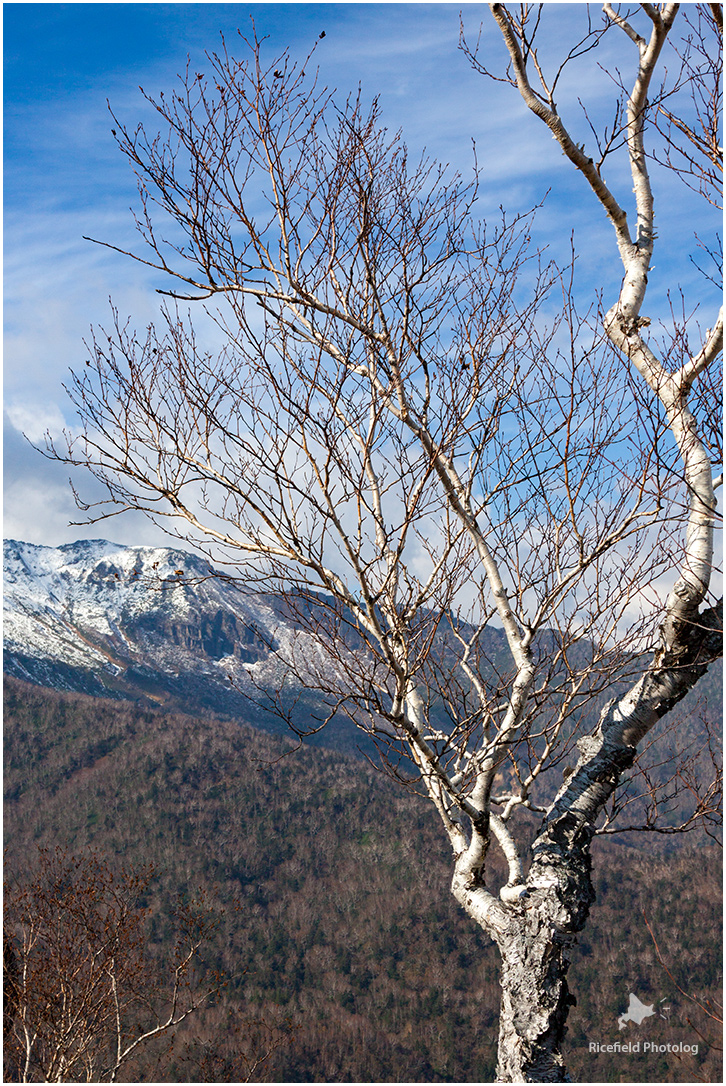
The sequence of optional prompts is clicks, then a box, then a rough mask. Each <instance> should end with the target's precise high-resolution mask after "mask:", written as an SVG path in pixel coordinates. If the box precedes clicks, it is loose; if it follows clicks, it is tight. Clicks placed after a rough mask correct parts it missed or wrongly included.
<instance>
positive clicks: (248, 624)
mask: <svg viewBox="0 0 726 1086" xmlns="http://www.w3.org/2000/svg"><path fill="white" fill-rule="evenodd" d="M3 625H4V669H5V671H6V672H9V673H10V674H12V675H15V676H17V677H18V678H21V679H25V680H27V681H30V682H33V683H38V684H42V685H44V686H52V687H56V688H61V689H69V690H79V691H83V692H86V693H91V694H96V695H105V696H112V697H122V698H123V697H126V698H134V699H136V698H148V699H150V700H151V701H153V702H156V703H157V704H163V705H169V706H174V707H183V708H186V709H189V710H199V709H203V708H204V709H213V710H217V711H220V712H227V713H235V714H236V713H237V712H240V711H242V712H243V715H245V717H247V718H248V719H249V716H250V703H249V701H248V699H247V698H246V697H244V696H243V695H244V693H245V692H247V693H250V692H253V691H254V690H255V689H257V688H259V687H260V686H263V687H264V686H277V685H279V682H280V679H281V669H282V665H281V664H280V662H279V658H278V656H277V654H276V651H275V650H276V649H278V648H287V649H289V648H290V647H291V645H292V643H293V642H295V641H299V640H300V638H304V637H305V635H304V634H303V633H301V632H300V631H297V630H296V629H295V627H294V625H293V624H292V623H291V622H290V621H289V620H288V619H286V618H285V617H283V615H282V614H281V612H280V610H279V608H278V609H277V610H276V609H275V608H274V606H273V603H272V600H271V599H270V598H269V597H266V596H264V595H262V594H259V593H258V594H255V593H251V592H247V591H245V592H243V591H242V590H241V589H240V587H239V586H238V585H237V584H235V582H234V581H231V580H229V579H224V578H220V577H219V576H216V575H214V571H213V569H212V567H211V566H210V565H209V564H208V563H207V562H205V561H204V560H203V559H201V558H198V557H197V556H195V555H192V554H189V553H187V552H185V551H180V550H173V549H168V548H152V547H123V546H119V545H118V544H115V543H109V542H106V541H105V540H88V541H81V542H78V543H68V544H65V545H64V546H62V547H41V546H36V545H34V544H30V543H20V542H16V541H14V540H8V541H6V542H5V544H4V623H3Z"/></svg>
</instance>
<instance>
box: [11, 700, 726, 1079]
mask: <svg viewBox="0 0 726 1086" xmlns="http://www.w3.org/2000/svg"><path fill="white" fill-rule="evenodd" d="M5 703H6V705H5V707H6V715H5V823H4V825H5V839H6V842H5V843H6V876H9V877H11V878H12V877H17V876H20V877H22V876H23V875H24V874H25V872H26V871H27V870H28V869H29V868H32V865H33V864H34V862H35V857H36V855H37V847H38V846H41V845H51V846H54V845H57V844H60V845H62V846H65V847H67V848H68V849H69V850H70V851H73V852H76V853H83V852H86V851H87V850H89V849H96V850H97V851H98V852H99V853H101V854H102V855H103V856H105V857H107V858H108V859H109V860H110V861H112V862H113V863H117V864H119V865H121V864H125V865H136V866H138V865H142V864H146V863H152V864H153V865H154V867H155V872H156V874H155V878H154V881H153V884H152V890H153V892H152V898H151V899H150V903H151V905H152V915H151V922H150V928H149V940H150V942H151V944H152V945H153V946H154V948H155V949H157V950H159V951H161V950H163V948H164V944H165V940H167V941H168V940H169V939H170V937H171V931H170V924H169V919H168V918H169V914H170V910H171V903H172V902H173V901H174V900H175V899H176V898H177V897H178V896H179V895H182V896H183V895H185V894H186V895H188V894H191V893H193V892H195V891H196V889H197V888H198V887H204V888H205V889H206V891H207V893H208V895H209V898H210V900H211V902H212V908H213V909H214V910H215V911H216V913H217V915H218V916H219V917H220V918H221V922H222V923H221V928H220V931H219V934H218V938H217V940H216V942H214V943H213V944H211V945H210V946H209V947H208V948H207V950H206V960H207V963H208V966H209V967H210V968H212V967H217V966H218V967H221V968H223V969H224V970H225V971H226V972H227V973H228V974H229V975H230V976H231V977H233V979H232V980H231V982H230V984H229V986H228V987H227V988H226V990H225V991H224V994H223V996H222V997H221V999H220V1001H219V1002H218V1003H217V1005H216V1006H213V1007H210V1008H209V1009H208V1010H207V1011H206V1012H205V1013H204V1014H202V1015H199V1016H197V1017H196V1018H195V1019H194V1020H192V1021H191V1022H190V1023H189V1024H188V1025H186V1026H185V1028H184V1031H183V1033H181V1034H180V1036H179V1038H178V1040H177V1042H176V1043H175V1045H174V1047H173V1049H172V1051H171V1052H170V1053H169V1054H168V1055H165V1057H164V1064H163V1071H162V1072H161V1073H160V1071H159V1069H158V1067H157V1066H156V1065H154V1066H152V1065H151V1064H150V1063H149V1064H147V1065H144V1064H143V1063H142V1064H140V1065H139V1066H138V1067H137V1068H136V1073H137V1074H138V1075H139V1078H140V1079H144V1080H152V1079H155V1080H160V1079H163V1080H165V1081H194V1080H200V1079H202V1080H203V1079H204V1078H208V1079H209V1080H211V1081H235V1080H237V1081H239V1079H240V1077H241V1076H240V1064H239V1060H238V1059H236V1057H237V1055H238V1049H240V1048H242V1047H244V1045H243V1042H242V1040H241V1039H240V1038H241V1036H242V1034H243V1033H245V1029H246V1027H244V1026H243V1023H244V1022H245V1021H248V1020H250V1019H254V1020H255V1021H257V1022H260V1021H261V1022H264V1023H266V1025H267V1026H270V1027H273V1028H274V1029H277V1030H278V1032H277V1033H276V1034H275V1036H276V1038H277V1041H279V1044H277V1047H276V1048H275V1051H274V1052H273V1054H272V1056H271V1057H270V1059H269V1060H267V1061H266V1062H265V1064H264V1065H263V1067H262V1070H261V1072H260V1073H259V1075H258V1079H259V1080H262V1081H278V1082H280V1081H288V1082H303V1081H342V1082H392V1081H401V1082H406V1081H409V1082H414V1081H418V1082H438V1081H458V1082H482V1081H491V1080H492V1079H493V1072H494V1064H495V1051H496V1034H497V1005H498V979H497V964H496V954H495V951H494V947H493V945H490V944H489V943H488V942H487V940H486V939H485V936H484V935H483V933H482V932H481V931H480V930H478V929H477V928H476V927H475V926H474V924H473V923H472V922H471V921H470V920H469V919H468V918H467V917H466V916H465V915H464V914H463V912H462V911H461V910H460V909H459V907H458V906H457V905H456V903H455V902H454V900H453V899H452V898H451V896H450V893H449V887H448V883H449V879H450V859H449V856H448V854H447V844H446V842H445V840H444V837H443V835H442V834H441V833H440V831H439V828H438V826H437V824H436V821H435V816H434V813H433V811H432V810H430V809H429V805H428V804H427V803H425V802H424V801H422V800H420V799H419V798H418V797H417V796H416V795H415V794H414V791H413V790H411V791H406V790H404V789H402V788H401V787H400V786H397V785H396V784H394V783H393V782H391V781H389V780H387V779H386V778H384V777H383V776H382V775H381V774H380V773H379V772H377V771H375V770H374V769H373V768H372V767H371V766H370V765H368V764H367V763H365V762H362V761H361V760H360V759H354V758H347V757H345V756H342V755H339V754H333V753H331V752H326V751H323V750H320V749H315V750H310V749H307V748H305V747H304V746H303V747H300V748H298V749H296V748H295V744H294V743H293V742H292V741H289V740H282V739H279V738H275V737H271V736H268V735H264V734H262V733H260V732H257V731H254V730H253V729H251V728H248V727H246V726H244V725H243V724H240V723H239V722H236V721H225V720H219V719H211V718H206V719H202V718H191V717H185V716H182V715H179V714H175V715H169V714H163V713H160V712H156V711H151V710H147V709H145V708H142V707H139V706H136V705H134V704H132V703H126V702H109V701H102V700H100V699H94V698H90V697H86V696H84V695H80V694H62V695H61V694H58V693H56V692H51V691H47V690H44V689H42V688H40V687H35V686H30V685H27V684H24V683H21V682H18V681H17V680H14V679H6V682H5ZM653 836H655V835H653ZM692 841H693V843H692V845H690V846H687V847H681V848H679V849H678V850H677V851H675V852H670V853H669V852H668V851H664V850H663V849H662V848H661V849H660V850H659V851H655V850H654V849H653V848H652V847H650V846H651V842H652V837H651V839H649V840H648V841H644V840H643V839H637V840H636V838H634V837H633V836H630V837H625V838H619V839H617V841H608V842H606V843H603V844H602V845H601V846H600V847H598V848H596V850H595V884H596V889H597V894H598V900H597V904H596V905H595V906H594V908H593V912H592V923H591V925H590V926H589V928H588V930H587V932H586V933H585V934H584V935H583V936H582V937H581V940H580V944H579V946H578V947H577V948H576V949H575V950H574V951H573V964H572V968H571V973H570V977H571V987H572V990H573V991H574V993H575V994H576V997H577V1001H578V1003H577V1006H576V1007H575V1008H574V1010H573V1012H572V1016H571V1018H570V1028H569V1049H570V1051H569V1053H568V1060H569V1064H570V1067H571V1070H572V1074H573V1078H574V1079H575V1080H576V1081H614V1082H616V1081H650V1082H652V1081H666V1082H686V1081H693V1080H694V1079H699V1078H700V1079H703V1080H704V1081H721V1066H720V1053H719V1052H718V1051H716V1050H715V1048H714V1049H712V1048H710V1047H709V1044H708V1043H707V1042H708V1041H710V1040H712V1039H714V1038H716V1037H717V1036H718V1029H717V1027H716V1023H715V1022H713V1021H712V1020H710V1019H709V1018H708V1016H706V1015H704V1014H703V1013H702V1012H701V1011H700V1010H699V1009H698V1007H696V1006H695V1005H694V1004H693V1003H691V1002H690V1001H689V1000H688V999H687V998H686V996H687V995H690V996H693V997H695V998H698V999H700V1000H703V999H704V998H705V999H709V998H717V996H718V992H719V987H720V981H721V977H720V961H721V956H720V945H719V939H720V921H721V875H720V856H719V854H718V851H717V849H716V847H715V846H714V845H713V844H712V843H711V842H710V841H709V840H708V838H705V837H700V838H695V837H694V838H693V839H692ZM646 846H648V847H647V850H646ZM643 913H645V916H646V917H647V920H648V922H649V923H650V925H651V927H652V929H653V932H654V933H655V935H656V937H657V939H658V944H659V947H660V951H661V954H662V956H663V960H664V961H665V963H666V964H667V966H668V969H669V970H670V973H671V974H672V977H669V975H668V973H667V972H666V970H665V969H664V968H663V966H662V965H661V964H660V963H659V962H658V959H657V956H656V953H655V949H654V945H653V942H652V939H651V936H650V935H649V933H648V930H647V926H646V923H645V918H644V916H643ZM240 974H242V975H240ZM677 986H679V987H680V988H681V989H682V990H683V993H685V994H682V993H680V992H679V991H678V987H677ZM630 993H634V994H637V996H638V997H639V998H640V999H641V1000H642V1001H643V1002H645V1003H646V1004H653V1005H655V1006H656V1007H657V1008H658V1009H659V1013H658V1014H657V1015H654V1016H652V1017H651V1018H649V1019H646V1020H645V1021H644V1022H643V1023H642V1024H641V1025H640V1026H635V1025H629V1026H628V1027H627V1032H626V1031H620V1030H619V1029H618V1024H617V1018H618V1016H619V1015H622V1014H623V1013H624V1011H625V1010H626V1009H627V1006H628V998H629V994H630ZM666 1009H667V1010H666ZM288 1027H291V1032H289V1033H288V1032H287V1030H288ZM246 1032H247V1034H249V1029H246ZM636 1039H640V1040H641V1042H644V1041H646V1040H647V1041H649V1042H654V1043H657V1044H659V1045H662V1046H664V1045H667V1044H669V1043H670V1044H671V1045H672V1044H677V1043H678V1042H683V1043H684V1044H687V1045H691V1044H698V1045H699V1054H698V1056H697V1057H696V1058H692V1057H691V1056H690V1055H683V1056H678V1055H675V1054H674V1053H672V1052H670V1053H668V1052H665V1053H663V1054H655V1053H653V1052H647V1053H645V1052H640V1053H630V1054H628V1055H624V1054H613V1053H610V1054H608V1053H600V1054H595V1053H590V1052H589V1051H588V1045H589V1043H590V1042H599V1043H600V1044H601V1045H606V1044H612V1043H614V1042H616V1041H618V1040H619V1041H621V1042H623V1041H628V1040H630V1041H632V1040H636ZM245 1043H249V1037H248V1041H247V1042H245ZM642 1047H643V1044H642V1043H641V1048H642Z"/></svg>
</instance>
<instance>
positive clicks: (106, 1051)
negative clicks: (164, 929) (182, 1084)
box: [3, 849, 220, 1082]
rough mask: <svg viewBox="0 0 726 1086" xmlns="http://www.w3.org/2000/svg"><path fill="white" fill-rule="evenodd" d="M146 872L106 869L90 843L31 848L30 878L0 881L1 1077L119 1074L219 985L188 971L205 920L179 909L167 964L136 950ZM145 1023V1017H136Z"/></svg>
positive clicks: (108, 1077) (70, 1078)
mask: <svg viewBox="0 0 726 1086" xmlns="http://www.w3.org/2000/svg"><path fill="white" fill-rule="evenodd" d="M150 878H151V872H150V870H148V869H144V870H142V871H140V872H138V873H129V872H126V873H123V874H121V875H118V874H116V875H115V874H114V873H113V872H112V871H111V869H110V868H109V866H108V864H107V863H106V862H105V861H104V860H102V859H101V858H100V857H98V856H96V855H89V856H84V857H75V856H70V855H68V854H67V853H65V852H64V851H62V850H60V849H58V850H56V851H55V852H49V851H47V850H41V852H40V855H39V865H38V870H37V872H36V873H35V874H34V875H33V877H32V878H30V879H27V878H25V879H14V878H9V879H8V880H6V882H5V884H4V894H3V918H4V919H3V935H4V953H5V955H6V956H7V957H9V960H10V961H11V963H12V968H11V970H10V971H9V973H8V974H7V975H6V978H5V980H6V983H5V989H4V992H5V1039H4V1073H5V1080H6V1081H9V1082H117V1081H118V1077H119V1074H120V1073H121V1072H122V1071H128V1069H129V1065H130V1064H131V1062H132V1061H133V1059H134V1058H135V1057H137V1056H138V1055H139V1054H140V1053H141V1052H142V1051H143V1050H144V1049H145V1048H146V1047H147V1046H148V1045H149V1043H150V1042H153V1041H155V1040H156V1039H158V1038H159V1037H162V1036H163V1035H165V1034H168V1033H170V1032H173V1031H174V1029H175V1028H176V1027H177V1026H179V1025H180V1024H181V1023H182V1022H184V1021H185V1019H187V1018H188V1017H189V1016H190V1015H192V1014H194V1012H195V1011H196V1010H198V1009H199V1008H200V1007H202V1006H204V1005H205V1004H206V1003H208V1001H209V1000H210V998H211V997H212V995H213V994H214V993H215V992H216V991H217V990H218V989H219V987H220V982H219V980H218V979H217V980H216V982H215V981H213V982H212V987H211V988H207V987H205V985H204V984H203V983H202V981H201V980H200V978H199V976H198V975H197V974H196V968H195V967H196V962H197V959H198V957H199V951H200V947H201V945H202V944H203V942H204V941H205V940H206V939H207V938H208V936H209V934H210V932H211V930H212V925H211V922H210V917H209V915H208V914H207V913H204V912H201V911H199V910H196V909H195V908H194V907H193V906H192V905H189V906H187V907H185V908H184V909H183V910H181V911H180V915H179V917H178V918H177V919H178V920H179V932H178V937H177V942H176V946H175V949H174V956H173V960H172V962H171V963H170V965H169V968H168V974H167V975H166V976H164V977H163V981H162V982H161V983H160V973H159V970H158V968H157V969H152V968H151V965H150V961H149V957H148V954H147V953H146V932H145V930H144V927H145V921H146V919H147V915H148V910H147V909H145V908H143V907H142V906H141V904H140V900H141V899H142V898H143V895H144V893H145V891H146V890H147V889H148V884H149V880H150ZM142 1023H143V1024H142Z"/></svg>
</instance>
